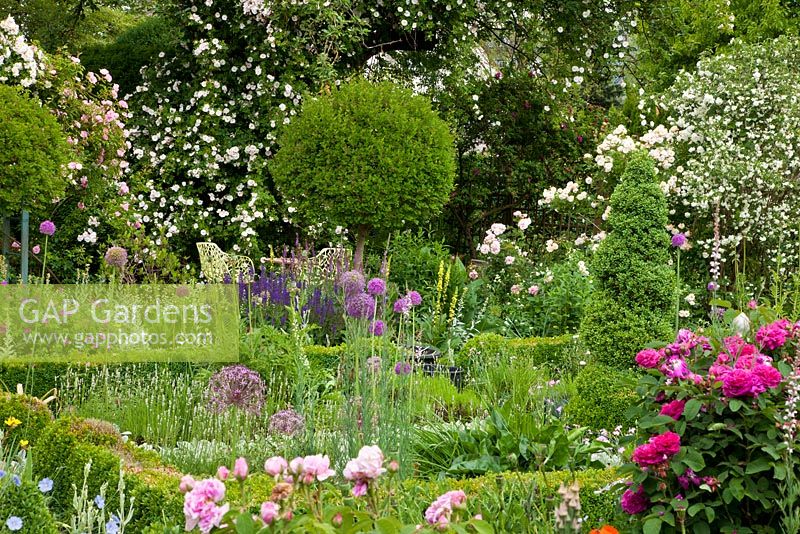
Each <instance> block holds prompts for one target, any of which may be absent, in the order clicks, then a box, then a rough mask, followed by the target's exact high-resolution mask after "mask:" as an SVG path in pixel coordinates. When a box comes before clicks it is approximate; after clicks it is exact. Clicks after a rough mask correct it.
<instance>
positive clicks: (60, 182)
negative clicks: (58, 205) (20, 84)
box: [0, 85, 69, 214]
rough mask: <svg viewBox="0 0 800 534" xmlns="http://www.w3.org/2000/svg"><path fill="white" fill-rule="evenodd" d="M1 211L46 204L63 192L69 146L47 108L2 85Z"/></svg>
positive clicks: (0, 110) (13, 211)
mask: <svg viewBox="0 0 800 534" xmlns="http://www.w3.org/2000/svg"><path fill="white" fill-rule="evenodd" d="M0 146H2V147H3V150H2V151H0V211H3V212H5V213H9V214H10V213H16V212H18V211H19V210H21V209H23V208H38V207H41V206H46V205H48V204H49V203H50V201H51V200H52V199H54V198H56V197H58V196H60V195H62V194H63V193H64V189H65V188H66V185H67V182H66V180H65V179H64V172H63V169H62V168H61V166H62V165H66V163H67V161H69V148H68V146H67V142H66V140H65V138H64V135H63V133H62V131H61V127H60V126H59V125H58V122H56V119H55V117H54V116H53V115H51V114H50V113H49V112H48V111H47V109H45V108H43V107H42V106H41V104H39V103H38V102H37V101H35V100H34V99H32V98H30V97H28V96H27V95H25V94H24V93H23V92H22V91H20V90H18V89H14V88H12V87H8V86H5V85H0Z"/></svg>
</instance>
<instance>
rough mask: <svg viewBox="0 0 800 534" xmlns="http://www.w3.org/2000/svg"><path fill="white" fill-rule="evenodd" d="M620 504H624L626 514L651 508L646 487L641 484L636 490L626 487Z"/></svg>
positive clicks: (623, 508)
mask: <svg viewBox="0 0 800 534" xmlns="http://www.w3.org/2000/svg"><path fill="white" fill-rule="evenodd" d="M620 504H621V506H622V510H623V511H624V512H625V513H626V514H630V515H635V514H641V513H642V512H645V511H647V509H648V508H650V498H649V497H648V496H647V494H646V493H645V492H644V487H643V486H639V489H637V490H636V491H631V490H630V489H626V490H625V493H623V494H622V500H621V502H620Z"/></svg>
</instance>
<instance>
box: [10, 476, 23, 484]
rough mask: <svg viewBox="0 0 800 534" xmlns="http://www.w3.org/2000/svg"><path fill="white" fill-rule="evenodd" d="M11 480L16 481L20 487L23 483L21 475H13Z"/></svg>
mask: <svg viewBox="0 0 800 534" xmlns="http://www.w3.org/2000/svg"><path fill="white" fill-rule="evenodd" d="M11 482H13V483H14V485H15V486H17V487H20V486H21V485H22V480H20V478H19V476H17V475H11Z"/></svg>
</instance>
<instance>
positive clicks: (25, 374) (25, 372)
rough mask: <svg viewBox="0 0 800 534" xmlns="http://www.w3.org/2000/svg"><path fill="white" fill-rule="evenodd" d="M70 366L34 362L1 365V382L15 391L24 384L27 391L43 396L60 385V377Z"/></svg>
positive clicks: (6, 387) (33, 394)
mask: <svg viewBox="0 0 800 534" xmlns="http://www.w3.org/2000/svg"><path fill="white" fill-rule="evenodd" d="M69 367H70V365H69V364H66V363H34V364H31V365H12V364H3V365H0V384H2V387H3V388H5V389H6V390H8V391H14V390H15V388H16V387H17V384H22V386H23V390H24V391H25V393H27V394H29V395H32V396H34V397H39V398H43V397H44V395H45V394H46V393H47V392H49V391H51V390H52V389H53V388H58V387H59V386H60V384H59V382H58V378H59V377H60V376H63V375H64V374H65V373H66V372H67V369H68V368H69Z"/></svg>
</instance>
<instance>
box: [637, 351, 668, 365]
mask: <svg viewBox="0 0 800 534" xmlns="http://www.w3.org/2000/svg"><path fill="white" fill-rule="evenodd" d="M661 358H662V356H661V354H660V353H659V352H658V351H657V350H656V349H644V350H643V351H640V352H639V354H637V355H636V363H638V364H639V366H640V367H644V368H645V369H655V368H656V367H658V364H659V363H661Z"/></svg>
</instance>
